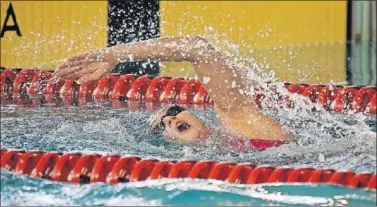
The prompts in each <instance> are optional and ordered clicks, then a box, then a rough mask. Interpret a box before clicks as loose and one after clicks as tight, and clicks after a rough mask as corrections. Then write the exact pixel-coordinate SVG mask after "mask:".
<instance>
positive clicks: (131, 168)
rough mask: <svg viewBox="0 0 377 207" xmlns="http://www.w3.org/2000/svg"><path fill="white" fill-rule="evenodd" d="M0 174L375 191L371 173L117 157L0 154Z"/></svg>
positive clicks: (66, 179)
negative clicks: (189, 180)
mask: <svg viewBox="0 0 377 207" xmlns="http://www.w3.org/2000/svg"><path fill="white" fill-rule="evenodd" d="M1 168H2V169H6V170H8V171H13V172H15V173H17V174H23V175H29V176H32V177H37V178H43V179H48V180H53V181H59V182H71V183H81V184H84V183H96V182H105V183H108V184H116V183H124V182H137V181H143V180H154V179H161V178H197V179H214V180H222V181H225V182H229V183H237V184H258V183H277V182H280V183H317V184H318V183H322V184H336V185H342V186H348V187H353V188H366V189H376V174H375V173H360V174H356V173H354V172H352V171H342V172H340V171H335V170H332V169H314V168H289V167H272V166H258V165H254V164H250V163H240V164H236V163H231V162H219V161H208V160H203V161H196V160H180V161H179V160H157V159H142V158H139V157H133V156H130V157H122V156H119V155H103V156H101V155H98V154H81V153H58V152H42V151H20V150H7V149H1Z"/></svg>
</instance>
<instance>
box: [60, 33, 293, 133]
mask: <svg viewBox="0 0 377 207" xmlns="http://www.w3.org/2000/svg"><path fill="white" fill-rule="evenodd" d="M139 60H160V61H176V62H181V61H188V62H191V63H193V66H194V69H195V71H196V73H197V75H198V76H199V77H200V80H201V82H202V84H203V86H204V87H205V88H206V90H207V91H208V93H209V94H210V96H211V98H212V99H213V101H214V102H215V104H216V108H217V109H218V110H220V111H222V112H224V114H227V115H226V116H228V117H230V118H231V119H232V117H233V118H234V120H236V119H237V120H241V122H239V123H238V122H234V123H232V124H230V125H231V127H232V128H235V129H238V131H240V132H241V133H242V134H243V135H245V136H248V137H258V138H269V139H271V138H273V137H275V138H276V137H279V138H287V137H288V136H287V135H286V134H285V133H284V132H283V131H282V130H281V128H280V126H279V124H278V123H277V122H275V121H274V120H272V119H270V118H269V117H267V116H265V115H263V114H262V113H261V112H260V111H259V109H258V107H257V106H256V104H255V103H254V101H253V99H252V98H251V97H248V96H246V95H245V94H244V92H245V91H247V90H248V87H247V81H246V80H245V79H244V78H245V77H243V74H242V73H241V72H240V71H239V70H237V68H234V67H233V66H231V65H229V64H227V63H226V61H225V59H224V58H223V56H222V55H221V54H220V53H219V52H218V51H216V50H215V49H214V48H213V47H212V46H211V44H210V43H209V42H208V41H207V40H205V39H204V38H201V37H197V36H190V37H163V38H158V39H151V40H146V41H141V42H135V43H128V44H120V45H116V46H113V47H111V48H106V49H100V50H94V51H90V52H88V53H83V54H79V55H77V56H74V57H72V58H69V59H68V61H67V62H66V63H65V64H63V65H62V66H60V67H59V69H58V71H57V72H56V73H55V76H57V77H60V78H63V79H64V78H76V77H77V78H80V79H79V80H80V81H89V80H97V79H100V78H101V77H103V76H104V75H106V74H108V73H110V72H111V70H112V69H113V68H114V67H115V65H116V64H117V63H119V62H127V61H139ZM246 111H247V112H246ZM246 122H247V123H248V124H247V125H245V123H246Z"/></svg>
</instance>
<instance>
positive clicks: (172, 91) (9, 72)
mask: <svg viewBox="0 0 377 207" xmlns="http://www.w3.org/2000/svg"><path fill="white" fill-rule="evenodd" d="M50 77H51V72H49V71H45V70H36V69H35V70H22V69H5V68H1V82H0V90H1V103H2V104H31V105H35V106H37V105H38V104H41V103H63V104H64V105H86V104H87V103H88V102H92V101H96V102H101V101H110V102H111V105H112V106H113V107H130V108H132V109H135V110H137V109H138V108H140V106H141V105H143V104H144V105H145V106H144V107H146V108H147V109H152V110H153V108H158V107H160V106H164V105H167V104H171V103H175V104H179V105H185V106H195V107H199V108H200V107H211V106H212V105H213V101H212V99H211V97H210V96H209V94H208V93H207V91H206V90H205V88H204V87H203V86H202V85H201V83H200V82H199V81H198V80H194V79H183V78H171V77H164V76H158V77H152V76H148V75H145V76H140V77H138V76H134V75H130V74H128V75H118V74H109V75H106V76H105V77H103V78H102V79H100V80H99V81H93V82H85V83H81V84H77V83H76V82H75V81H74V80H67V81H59V82H56V83H53V82H49V81H48V79H49V78H50ZM285 88H286V89H287V90H288V91H289V92H291V93H297V94H301V95H303V96H307V97H308V98H309V99H310V100H311V101H312V102H313V103H317V104H319V105H321V106H323V108H324V109H326V110H328V111H333V112H343V113H347V112H349V111H353V112H354V113H365V114H376V91H377V89H376V87H374V86H365V87H360V86H340V85H309V84H290V83H286V84H285ZM259 91H260V90H259ZM254 98H255V101H256V103H257V104H258V105H260V103H261V101H262V100H263V99H264V95H263V94H262V93H260V92H258V90H256V92H255V96H254ZM281 100H282V101H283V103H284V104H285V106H287V107H294V105H295V104H294V102H293V101H292V100H291V99H290V98H289V96H286V97H281ZM313 110H315V109H313Z"/></svg>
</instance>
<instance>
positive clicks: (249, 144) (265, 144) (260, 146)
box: [233, 138, 288, 151]
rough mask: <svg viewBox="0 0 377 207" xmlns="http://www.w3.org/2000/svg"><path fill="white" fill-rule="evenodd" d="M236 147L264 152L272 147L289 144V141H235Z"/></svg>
mask: <svg viewBox="0 0 377 207" xmlns="http://www.w3.org/2000/svg"><path fill="white" fill-rule="evenodd" d="M233 144H234V146H235V147H237V148H240V149H255V150H257V151H264V150H266V149H268V148H271V147H278V146H280V145H283V144H288V142H287V141H278V140H262V139H250V140H244V139H239V138H238V139H235V141H234V142H233Z"/></svg>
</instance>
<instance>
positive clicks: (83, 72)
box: [65, 66, 96, 79]
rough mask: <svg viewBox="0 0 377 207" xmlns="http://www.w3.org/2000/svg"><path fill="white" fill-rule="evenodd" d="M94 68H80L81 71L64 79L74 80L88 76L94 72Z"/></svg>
mask: <svg viewBox="0 0 377 207" xmlns="http://www.w3.org/2000/svg"><path fill="white" fill-rule="evenodd" d="M95 69H96V68H92V67H88V66H87V67H85V68H82V69H81V70H78V71H76V72H74V73H71V74H69V75H67V76H66V77H65V79H76V78H81V77H82V76H84V75H89V74H92V73H93V72H94V71H95Z"/></svg>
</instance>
